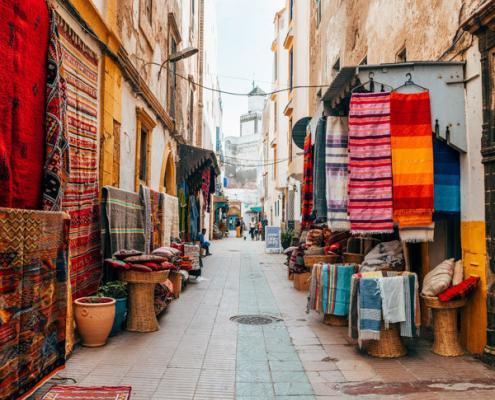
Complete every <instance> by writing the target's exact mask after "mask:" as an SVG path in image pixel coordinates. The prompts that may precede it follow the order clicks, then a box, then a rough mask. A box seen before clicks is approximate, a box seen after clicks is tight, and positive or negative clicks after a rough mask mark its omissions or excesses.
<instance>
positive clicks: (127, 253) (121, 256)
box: [113, 250, 143, 260]
mask: <svg viewBox="0 0 495 400" xmlns="http://www.w3.org/2000/svg"><path fill="white" fill-rule="evenodd" d="M141 254H143V252H142V251H139V250H119V251H117V252H116V253H114V254H113V256H114V257H115V258H116V259H118V260H125V259H126V258H127V257H132V256H140V255H141Z"/></svg>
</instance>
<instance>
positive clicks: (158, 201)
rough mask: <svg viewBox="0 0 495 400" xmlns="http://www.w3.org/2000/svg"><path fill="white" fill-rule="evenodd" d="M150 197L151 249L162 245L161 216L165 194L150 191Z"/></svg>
mask: <svg viewBox="0 0 495 400" xmlns="http://www.w3.org/2000/svg"><path fill="white" fill-rule="evenodd" d="M150 192H151V193H150V197H151V225H152V232H151V251H153V250H155V249H158V248H159V247H162V246H163V217H164V214H165V194H164V193H160V192H155V191H154V190H151V191H150Z"/></svg>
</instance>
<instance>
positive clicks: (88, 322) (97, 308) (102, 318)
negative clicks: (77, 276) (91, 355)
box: [74, 296, 115, 347]
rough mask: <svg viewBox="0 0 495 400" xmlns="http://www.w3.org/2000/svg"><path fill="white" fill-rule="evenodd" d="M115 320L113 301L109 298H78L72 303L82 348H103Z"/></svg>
mask: <svg viewBox="0 0 495 400" xmlns="http://www.w3.org/2000/svg"><path fill="white" fill-rule="evenodd" d="M114 318H115V299H112V298H111V297H96V296H91V297H80V298H78V299H76V300H75V301H74V319H75V320H76V325H77V330H78V331H79V334H80V335H81V338H82V344H83V346H87V347H99V346H103V345H104V344H105V343H106V342H107V339H108V335H109V334H110V330H111V329H112V325H113V320H114Z"/></svg>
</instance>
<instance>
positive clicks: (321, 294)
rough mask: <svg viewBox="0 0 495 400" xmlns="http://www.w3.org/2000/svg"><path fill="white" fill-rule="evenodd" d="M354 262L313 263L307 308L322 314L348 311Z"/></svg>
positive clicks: (354, 269) (340, 313)
mask: <svg viewBox="0 0 495 400" xmlns="http://www.w3.org/2000/svg"><path fill="white" fill-rule="evenodd" d="M356 271H357V265H354V264H330V265H329V264H315V265H314V266H313V270H312V273H311V284H310V288H309V298H308V301H309V304H308V306H309V307H308V308H309V309H311V310H315V311H318V312H320V313H323V314H331V315H337V316H346V315H347V314H348V312H349V299H350V289H351V277H352V275H353V274H354V273H355V272H356Z"/></svg>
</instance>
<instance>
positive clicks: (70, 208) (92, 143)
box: [57, 15, 102, 299]
mask: <svg viewBox="0 0 495 400" xmlns="http://www.w3.org/2000/svg"><path fill="white" fill-rule="evenodd" d="M57 22H58V29H59V33H60V43H61V45H62V56H63V68H64V77H65V79H66V81H67V103H68V108H67V123H68V131H69V142H70V162H71V166H70V167H71V169H70V176H69V182H68V183H67V186H66V189H65V191H64V195H63V198H62V209H63V211H66V212H68V213H69V215H70V217H71V229H70V256H71V285H72V295H73V298H74V299H77V298H78V297H81V296H86V295H89V294H92V293H94V292H96V289H97V288H98V285H99V282H100V278H101V270H102V267H101V265H102V258H101V245H100V217H99V204H98V133H97V130H98V128H97V127H98V118H97V114H98V108H99V105H98V96H97V92H98V59H97V55H96V54H95V53H94V52H93V51H92V50H91V49H90V48H89V47H88V46H87V45H86V44H85V43H84V42H83V40H82V39H81V38H80V37H79V36H78V35H77V34H76V33H75V32H74V31H73V30H72V29H71V28H70V27H69V26H68V24H67V23H66V22H65V21H64V20H63V19H62V18H61V17H60V16H59V15H57Z"/></svg>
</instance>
